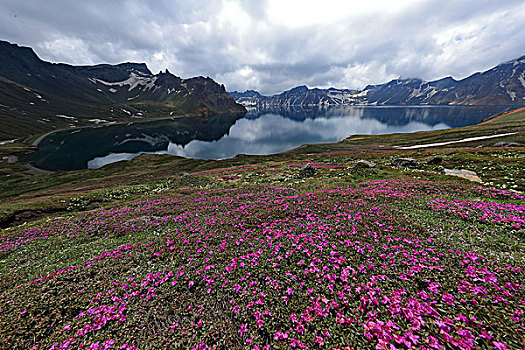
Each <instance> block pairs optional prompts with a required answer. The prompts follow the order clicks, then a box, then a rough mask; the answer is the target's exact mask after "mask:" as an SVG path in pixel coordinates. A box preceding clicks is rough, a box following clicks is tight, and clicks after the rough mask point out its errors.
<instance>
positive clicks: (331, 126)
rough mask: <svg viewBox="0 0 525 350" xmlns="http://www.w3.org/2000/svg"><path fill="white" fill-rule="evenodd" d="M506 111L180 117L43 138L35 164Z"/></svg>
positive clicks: (96, 164)
mask: <svg viewBox="0 0 525 350" xmlns="http://www.w3.org/2000/svg"><path fill="white" fill-rule="evenodd" d="M505 110H507V108H505V107H501V106H500V107H464V106H462V107H459V106H454V107H452V106H424V107H422V106H416V107H414V106H410V107H406V106H388V107H386V106H377V107H375V106H374V107H369V106H367V107H333V108H328V109H318V108H313V109H278V110H263V111H251V112H249V113H247V114H246V116H244V118H240V119H239V116H236V117H233V116H225V115H220V116H214V117H211V118H207V119H206V118H204V119H202V118H198V117H193V118H191V117H188V118H177V119H176V120H166V121H156V122H146V123H135V124H129V125H114V126H108V127H103V128H98V129H83V130H82V131H81V132H79V131H70V130H68V131H67V132H65V133H62V134H61V133H56V134H53V135H52V137H49V138H46V139H44V141H43V142H42V146H39V151H38V152H37V153H38V156H33V158H32V161H33V162H34V163H35V165H37V166H40V167H43V168H47V169H64V170H68V169H80V168H85V167H89V168H100V167H102V166H104V165H106V164H110V163H114V162H117V161H120V160H130V159H132V158H134V157H136V156H138V155H140V154H143V153H150V154H171V155H176V156H181V157H186V158H199V159H224V158H230V157H234V156H235V155H237V154H273V153H278V152H283V151H286V150H290V149H293V148H295V147H298V146H300V145H303V144H307V143H327V142H338V141H341V140H343V139H344V138H347V137H349V136H351V135H354V134H388V133H399V132H415V131H423V130H437V129H445V128H449V127H460V126H465V125H471V124H475V123H477V122H479V121H480V120H482V119H483V118H485V117H488V116H490V115H493V114H495V113H499V112H502V111H505ZM75 132H76V134H75ZM93 139H96V140H100V141H101V142H97V143H94V142H93V141H92V140H93ZM89 140H91V141H89ZM88 145H89V147H88Z"/></svg>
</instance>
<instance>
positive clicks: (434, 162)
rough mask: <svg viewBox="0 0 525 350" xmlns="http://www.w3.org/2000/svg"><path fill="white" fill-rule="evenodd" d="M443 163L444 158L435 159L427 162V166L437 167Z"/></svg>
mask: <svg viewBox="0 0 525 350" xmlns="http://www.w3.org/2000/svg"><path fill="white" fill-rule="evenodd" d="M441 162H443V158H441V157H433V158H432V159H430V160H428V161H427V164H428V165H437V164H441Z"/></svg>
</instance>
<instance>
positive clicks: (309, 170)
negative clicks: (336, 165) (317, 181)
mask: <svg viewBox="0 0 525 350" xmlns="http://www.w3.org/2000/svg"><path fill="white" fill-rule="evenodd" d="M316 172H317V170H315V168H314V167H313V166H312V164H310V163H308V164H306V165H305V166H304V167H302V168H301V170H299V176H302V177H310V176H314V175H315V173H316Z"/></svg>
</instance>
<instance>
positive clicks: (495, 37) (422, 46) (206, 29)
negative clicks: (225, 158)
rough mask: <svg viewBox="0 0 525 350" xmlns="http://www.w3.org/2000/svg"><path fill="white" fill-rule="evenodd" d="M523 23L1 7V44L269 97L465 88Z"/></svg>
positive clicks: (221, 0) (522, 32)
mask: <svg viewBox="0 0 525 350" xmlns="http://www.w3.org/2000/svg"><path fill="white" fill-rule="evenodd" d="M15 16H16V17H15ZM524 17H525V3H524V2H523V1H522V0H506V1H493V0H464V1H453V0H448V1H445V0H403V1H390V0H367V1H355V0H352V1H349V0H331V1H329V2H327V1H324V2H319V1H305V0H302V1H299V0H286V1H285V0H268V1H259V0H245V1H240V0H210V1H182V0H157V1H155V2H144V1H138V0H130V1H124V0H114V1H106V0H91V1H89V2H76V1H75V2H72V1H69V0H49V1H46V4H45V6H43V5H42V4H39V3H37V2H27V1H18V0H5V1H3V2H0V32H1V33H3V37H2V38H1V39H4V40H9V41H12V42H16V43H18V44H21V45H27V46H31V47H33V48H35V50H36V51H37V54H39V55H40V56H41V57H42V58H43V59H47V60H51V61H56V62H58V61H59V62H66V63H71V64H92V63H102V62H106V63H120V62H124V61H140V62H146V63H147V64H148V66H149V67H150V69H151V70H152V71H154V72H157V71H159V70H164V69H165V68H168V69H169V70H170V71H171V72H173V73H174V74H177V75H179V76H181V77H185V78H186V77H190V76H195V75H204V76H211V77H212V78H214V79H216V80H218V81H219V82H221V83H224V84H225V85H226V87H227V89H230V90H245V89H257V90H260V91H261V92H263V93H266V94H272V93H279V92H281V91H283V90H285V89H289V88H291V87H294V86H296V85H301V84H306V85H308V86H311V87H313V86H320V87H327V86H335V87H341V88H362V87H364V86H365V85H367V84H375V83H381V82H385V81H387V80H389V79H392V78H395V77H398V76H403V77H420V78H423V79H427V80H430V79H437V78H440V77H444V76H448V75H452V76H454V77H455V78H463V77H466V76H468V75H470V74H472V73H474V72H476V71H480V70H484V69H487V68H490V67H492V66H494V65H496V64H498V63H501V62H504V61H507V60H509V59H513V58H517V57H519V56H521V55H523V54H525V41H524V40H523V37H525V22H524V21H523V18H524Z"/></svg>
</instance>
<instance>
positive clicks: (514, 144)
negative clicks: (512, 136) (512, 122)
mask: <svg viewBox="0 0 525 350" xmlns="http://www.w3.org/2000/svg"><path fill="white" fill-rule="evenodd" d="M520 146H522V144H521V143H517V142H507V141H501V142H496V143H495V144H494V147H520Z"/></svg>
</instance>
